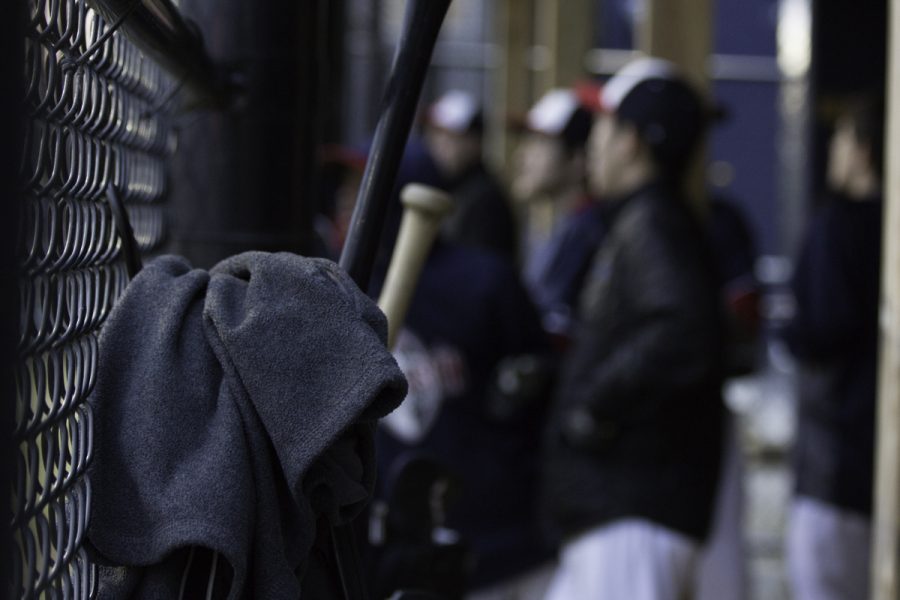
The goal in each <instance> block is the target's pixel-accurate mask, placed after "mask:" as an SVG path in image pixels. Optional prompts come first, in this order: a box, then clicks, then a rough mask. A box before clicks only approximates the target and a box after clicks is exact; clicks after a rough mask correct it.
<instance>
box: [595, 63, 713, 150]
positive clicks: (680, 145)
mask: <svg viewBox="0 0 900 600" xmlns="http://www.w3.org/2000/svg"><path fill="white" fill-rule="evenodd" d="M596 108H597V109H598V110H600V111H602V112H605V113H608V114H612V115H614V116H615V117H616V118H617V119H619V120H620V121H624V122H628V123H631V124H632V125H634V126H635V127H636V128H637V131H638V135H640V137H641V139H642V140H643V141H644V142H645V143H646V144H647V145H648V146H649V147H650V150H651V152H652V153H653V155H654V157H655V158H656V159H657V161H659V163H660V164H662V165H664V166H667V167H676V168H677V167H680V166H682V165H684V164H685V163H686V162H687V161H688V160H689V158H690V157H691V155H692V154H693V152H694V150H695V149H696V148H697V145H698V144H699V142H700V139H701V137H702V136H703V133H704V131H705V130H706V127H707V125H708V124H709V122H710V118H711V114H712V113H711V111H710V110H708V108H707V106H706V104H705V102H704V100H703V98H702V97H701V95H700V93H699V92H698V91H697V90H696V89H695V88H694V87H693V86H692V85H691V84H690V83H689V82H688V81H687V80H686V79H685V78H684V77H683V76H682V75H681V74H680V73H679V71H678V69H677V67H676V66H675V65H674V64H672V63H671V62H669V61H666V60H662V59H659V58H639V59H636V60H634V61H632V62H630V63H628V64H627V65H625V66H624V67H623V68H622V69H620V70H619V71H618V72H616V74H615V75H613V76H612V77H611V78H610V79H609V80H608V81H607V82H606V83H605V85H604V86H603V88H602V89H601V90H600V92H599V93H598V95H597V104H596Z"/></svg>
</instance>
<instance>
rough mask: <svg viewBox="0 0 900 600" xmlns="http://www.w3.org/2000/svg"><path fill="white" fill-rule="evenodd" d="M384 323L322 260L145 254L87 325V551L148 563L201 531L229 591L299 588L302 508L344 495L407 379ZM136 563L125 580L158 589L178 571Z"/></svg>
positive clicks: (307, 510) (339, 508)
mask: <svg viewBox="0 0 900 600" xmlns="http://www.w3.org/2000/svg"><path fill="white" fill-rule="evenodd" d="M385 337H386V326H385V319H384V316H383V315H382V314H381V312H380V311H379V310H378V308H377V307H376V306H375V305H374V304H373V303H372V302H371V301H370V300H369V299H368V298H367V297H366V296H364V295H363V294H362V293H361V292H360V291H359V290H358V289H357V287H356V286H355V285H354V284H353V282H352V281H351V280H350V279H349V278H348V277H347V276H346V275H345V274H344V273H343V272H342V271H341V270H340V269H339V268H338V267H337V266H336V265H334V263H331V262H329V261H325V260H321V259H307V258H302V257H298V256H295V255H291V254H265V253H261V252H251V253H246V254H242V255H239V256H236V257H233V258H231V259H228V260H226V261H223V262H222V263H220V264H219V265H217V266H216V267H214V268H213V269H212V270H211V271H210V272H209V273H207V272H205V271H201V270H191V269H190V266H189V265H188V264H187V263H186V262H185V261H184V260H183V259H180V258H177V257H172V256H165V257H162V258H159V259H157V260H155V261H154V262H152V263H150V264H148V265H147V266H146V267H145V268H144V269H143V271H142V272H141V273H140V274H139V275H138V276H137V277H136V278H135V279H134V281H132V282H131V284H130V285H129V286H128V288H127V290H126V291H125V294H124V295H123V297H122V298H121V299H120V301H119V303H118V304H117V305H116V307H115V309H114V310H113V312H112V314H111V315H110V317H109V320H108V321H107V323H106V325H105V327H104V329H103V331H102V333H101V337H100V363H99V369H98V373H97V383H96V387H95V388H94V391H93V393H92V395H91V397H90V404H91V407H92V408H93V412H94V419H95V440H94V444H95V446H94V461H93V464H92V467H91V470H90V477H91V483H92V486H93V492H94V494H93V510H92V513H91V522H90V528H89V531H88V537H89V543H90V546H91V547H92V549H93V551H94V552H95V553H96V554H97V555H99V556H100V557H101V558H102V560H103V561H104V562H107V563H109V564H113V565H128V566H148V565H159V564H161V563H164V562H165V560H166V559H167V557H171V556H175V555H177V554H178V552H177V551H178V549H183V548H186V547H188V546H199V547H203V548H209V549H211V550H214V551H217V552H219V553H220V554H221V555H222V556H224V557H225V558H226V559H227V562H228V565H229V566H230V567H231V569H232V570H233V579H232V582H233V584H232V588H231V593H230V594H229V598H237V597H241V596H244V597H254V598H266V599H268V598H294V599H296V598H298V597H299V596H300V583H299V580H298V578H299V577H300V576H301V574H302V570H303V563H304V558H305V557H306V555H307V553H308V551H309V549H310V547H311V544H312V542H313V539H314V536H315V520H316V519H317V517H318V516H319V515H321V514H323V513H327V514H328V515H329V516H330V518H332V519H333V520H334V521H337V522H340V521H342V520H347V519H350V518H352V517H354V516H355V515H356V514H357V513H358V512H359V511H360V510H361V508H362V507H363V505H364V504H365V502H366V501H367V500H368V498H369V495H370V493H371V491H372V487H373V483H374V474H375V466H374V449H373V443H372V431H373V424H374V421H375V420H376V419H378V418H380V417H381V416H383V415H385V414H387V413H388V412H390V411H391V410H393V409H394V408H395V407H396V405H397V404H399V402H400V401H401V400H402V398H403V397H404V395H405V393H406V382H405V380H404V378H403V375H402V374H401V372H400V370H399V369H398V367H397V365H396V363H395V361H394V359H393V358H392V357H391V355H390V353H388V351H387V350H386V349H385ZM153 573H154V570H153V568H152V567H151V568H150V569H147V570H145V573H144V581H142V582H141V583H140V585H139V586H138V589H136V590H131V591H130V594H131V595H133V596H136V597H144V598H150V597H164V596H166V595H167V594H169V593H170V592H171V589H172V588H171V586H172V585H175V584H176V583H177V581H169V582H165V581H162V580H163V579H165V578H166V577H167V575H159V576H154V575H153ZM154 577H156V579H157V580H156V581H154ZM168 577H170V578H171V573H170V574H169V575H168ZM167 586H168V587H167ZM113 587H115V586H113ZM166 589H168V590H169V591H168V592H166V591H161V590H166ZM111 595H114V594H111Z"/></svg>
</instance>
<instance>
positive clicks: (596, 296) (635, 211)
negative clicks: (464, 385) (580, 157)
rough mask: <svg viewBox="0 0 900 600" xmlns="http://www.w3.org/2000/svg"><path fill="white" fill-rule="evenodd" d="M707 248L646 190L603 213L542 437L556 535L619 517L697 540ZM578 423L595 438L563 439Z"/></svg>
mask: <svg viewBox="0 0 900 600" xmlns="http://www.w3.org/2000/svg"><path fill="white" fill-rule="evenodd" d="M706 239H707V238H706V236H705V235H704V234H703V232H702V230H701V229H700V227H699V226H698V225H697V224H696V222H695V220H694V218H693V217H692V215H691V214H690V211H689V208H688V207H687V206H686V205H685V204H684V203H683V202H681V201H680V200H679V198H678V197H676V196H674V195H673V194H671V193H670V192H669V191H668V190H667V189H666V188H664V187H663V186H661V185H658V184H656V185H651V186H648V187H646V188H644V189H642V190H640V191H638V192H637V193H635V194H633V195H632V196H630V197H628V198H627V199H625V200H623V201H621V203H620V204H619V205H618V206H617V207H616V209H615V211H614V212H613V216H612V222H611V229H610V231H609V233H608V234H607V237H606V240H605V241H604V245H603V247H602V248H601V250H600V252H599V253H598V255H597V257H596V259H595V260H594V263H593V265H592V267H591V272H590V273H589V274H588V279H587V280H586V282H585V288H584V291H583V292H582V297H581V306H580V314H579V317H580V324H579V325H577V326H576V330H575V332H574V336H575V337H574V345H573V347H572V350H571V353H570V355H569V356H568V358H567V360H566V361H565V363H564V365H563V368H562V372H561V375H560V383H559V386H558V389H557V394H556V398H555V405H554V417H553V418H552V420H551V423H550V426H549V428H548V433H547V436H546V451H545V461H544V465H543V466H544V486H543V497H544V502H543V504H544V507H545V509H546V514H547V516H548V518H549V521H550V525H551V527H552V528H553V530H554V532H555V533H557V534H559V535H562V536H572V535H575V534H578V533H579V532H582V531H584V530H587V529H591V528H594V527H597V526H600V525H603V524H605V523H607V522H609V521H612V520H615V519H620V518H629V517H631V518H644V519H648V520H651V521H653V522H655V523H658V524H660V525H662V526H665V527H668V528H670V529H673V530H675V531H679V532H681V533H684V534H686V535H688V536H691V537H693V538H695V539H698V540H700V539H702V538H703V537H704V536H705V535H706V533H707V530H708V527H709V524H710V516H711V515H712V512H713V499H714V495H715V489H716V483H717V476H718V466H719V451H720V448H721V443H720V436H721V427H722V404H721V398H720V383H721V367H720V364H719V359H720V357H721V345H722V318H721V311H720V308H719V306H720V305H719V295H718V290H717V287H716V284H715V276H714V269H713V267H712V263H711V257H710V253H709V251H708V248H707V242H706V241H705V240H706ZM579 411H582V412H583V411H587V412H588V413H589V414H590V415H591V416H592V418H593V421H594V424H595V425H594V427H592V428H590V432H589V433H588V434H584V435H580V436H578V437H573V435H572V434H571V433H570V431H571V430H570V429H568V428H567V427H566V426H565V424H566V423H567V422H569V418H570V417H571V415H572V414H574V413H575V412H579Z"/></svg>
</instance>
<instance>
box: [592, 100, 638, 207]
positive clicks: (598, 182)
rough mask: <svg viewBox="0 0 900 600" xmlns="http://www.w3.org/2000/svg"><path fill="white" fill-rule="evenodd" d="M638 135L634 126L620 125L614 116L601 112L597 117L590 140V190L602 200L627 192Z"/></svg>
mask: <svg viewBox="0 0 900 600" xmlns="http://www.w3.org/2000/svg"><path fill="white" fill-rule="evenodd" d="M636 136H637V134H636V132H635V131H634V130H633V128H631V127H629V126H627V125H623V124H620V123H619V122H618V121H617V120H616V119H615V117H613V116H612V115H606V114H603V115H600V116H598V117H597V118H596V119H595V120H594V126H593V127H592V128H591V135H590V138H589V139H588V153H587V154H588V156H587V177H588V189H589V191H590V192H591V194H592V195H593V196H595V197H597V198H599V199H601V200H602V199H603V198H611V197H615V196H618V195H620V194H623V193H627V192H628V191H630V190H628V189H626V187H627V186H628V185H629V183H630V182H629V180H628V179H626V176H625V174H626V171H627V168H626V167H628V166H629V163H630V161H631V160H633V159H634V158H635V154H636V146H635V145H636V144H637V143H638V142H637V138H636Z"/></svg>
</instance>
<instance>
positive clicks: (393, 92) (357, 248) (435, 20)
mask: <svg viewBox="0 0 900 600" xmlns="http://www.w3.org/2000/svg"><path fill="white" fill-rule="evenodd" d="M450 1H451V0H409V2H408V3H407V7H406V13H405V18H404V23H403V32H402V35H401V37H400V42H399V44H398V45H397V53H396V54H395V56H394V63H393V66H392V67H391V76H390V80H389V81H388V84H387V89H386V90H385V94H384V101H383V104H382V112H381V117H380V119H379V120H378V125H377V127H376V128H375V137H374V138H373V140H372V147H371V150H370V152H369V160H368V162H367V163H366V169H365V171H364V172H363V178H362V183H361V184H360V188H359V195H358V197H357V201H356V207H355V208H354V210H353V217H352V218H351V221H350V230H349V232H348V234H347V241H346V242H345V244H344V249H343V251H342V252H341V259H340V264H341V267H342V268H343V269H344V270H345V271H346V272H347V273H348V274H349V275H350V277H351V278H352V279H353V281H355V282H356V284H357V285H359V286H360V287H361V288H362V289H366V287H367V286H368V283H369V276H370V275H371V272H372V265H373V263H374V260H375V255H376V253H377V249H378V243H379V240H380V238H381V233H382V229H384V221H385V216H386V214H387V208H388V202H389V200H390V196H391V192H392V191H393V189H394V183H395V181H396V178H397V171H398V170H399V168H400V160H401V158H402V157H403V150H404V148H405V147H406V139H407V137H409V131H410V128H411V127H412V122H413V117H414V116H415V113H416V105H417V104H418V102H419V95H420V93H421V91H422V84H423V83H424V81H425V74H426V73H427V71H428V65H429V64H430V63H431V54H432V52H433V51H434V45H435V43H436V42H437V37H438V33H439V32H440V29H441V24H442V23H443V21H444V16H445V15H446V14H447V9H448V8H449V6H450Z"/></svg>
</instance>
